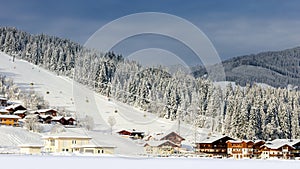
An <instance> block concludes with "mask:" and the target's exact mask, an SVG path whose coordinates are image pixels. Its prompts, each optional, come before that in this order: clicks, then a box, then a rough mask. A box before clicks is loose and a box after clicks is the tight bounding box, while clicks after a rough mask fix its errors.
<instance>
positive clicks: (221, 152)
mask: <svg viewBox="0 0 300 169" xmlns="http://www.w3.org/2000/svg"><path fill="white" fill-rule="evenodd" d="M228 140H234V139H233V138H231V137H229V136H209V137H207V138H206V139H204V140H201V141H197V142H196V143H195V144H196V147H195V150H196V153H198V154H203V153H204V154H207V155H209V156H211V157H215V156H220V157H227V143H226V142H227V141H228Z"/></svg>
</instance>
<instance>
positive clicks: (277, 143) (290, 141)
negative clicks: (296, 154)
mask: <svg viewBox="0 0 300 169" xmlns="http://www.w3.org/2000/svg"><path fill="white" fill-rule="evenodd" d="M299 142H300V139H275V140H272V141H270V142H267V143H266V144H265V145H266V146H267V147H268V148H275V149H278V148H280V147H282V146H284V145H289V146H291V147H293V146H294V145H295V144H297V143H299Z"/></svg>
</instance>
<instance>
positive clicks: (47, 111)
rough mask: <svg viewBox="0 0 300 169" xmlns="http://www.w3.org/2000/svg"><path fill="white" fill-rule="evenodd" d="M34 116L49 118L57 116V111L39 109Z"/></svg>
mask: <svg viewBox="0 0 300 169" xmlns="http://www.w3.org/2000/svg"><path fill="white" fill-rule="evenodd" d="M34 114H39V115H44V116H46V115H49V116H53V117H54V116H57V111H56V110H54V109H39V110H37V111H35V112H34Z"/></svg>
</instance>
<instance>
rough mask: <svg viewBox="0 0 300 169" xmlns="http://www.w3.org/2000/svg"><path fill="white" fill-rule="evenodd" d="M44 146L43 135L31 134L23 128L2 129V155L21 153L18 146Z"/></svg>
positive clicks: (0, 140)
mask: <svg viewBox="0 0 300 169" xmlns="http://www.w3.org/2000/svg"><path fill="white" fill-rule="evenodd" d="M22 144H27V145H29V144H30V145H42V144H43V142H42V139H41V135H40V134H37V133H32V132H29V131H27V130H25V129H23V128H19V127H10V126H1V127H0V153H12V152H19V150H18V145H22Z"/></svg>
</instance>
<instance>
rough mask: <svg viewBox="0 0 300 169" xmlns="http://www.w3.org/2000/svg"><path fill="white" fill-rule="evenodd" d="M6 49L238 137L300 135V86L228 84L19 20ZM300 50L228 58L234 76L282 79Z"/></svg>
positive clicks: (161, 112)
mask: <svg viewBox="0 0 300 169" xmlns="http://www.w3.org/2000/svg"><path fill="white" fill-rule="evenodd" d="M0 50H1V51H3V52H5V53H7V54H9V55H11V56H12V58H11V60H12V61H14V58H15V57H17V58H20V59H24V60H26V61H28V62H31V63H33V64H36V65H39V66H41V67H44V68H45V69H48V70H50V71H52V72H55V73H57V74H59V75H65V76H68V77H70V78H74V79H75V80H76V81H77V82H79V83H82V84H84V85H85V86H88V87H89V88H91V89H93V90H94V91H96V92H99V93H101V94H102V95H105V96H107V97H112V98H114V99H116V100H119V101H122V102H124V103H127V104H128V105H132V106H135V107H138V108H140V109H142V110H145V111H149V112H152V113H155V114H157V116H160V117H165V118H168V119H171V120H181V121H185V122H186V123H190V124H191V125H194V126H196V127H201V128H207V129H210V130H211V131H212V132H219V133H225V134H228V135H230V136H233V137H236V138H244V139H254V138H260V139H269V138H300V92H298V91H295V90H288V89H287V88H282V89H277V88H262V87H260V86H258V85H255V84H254V85H251V86H250V85H247V86H246V87H245V88H241V87H240V86H236V87H234V86H231V85H230V84H229V85H228V86H227V87H226V89H224V90H222V89H221V88H220V87H218V86H215V85H214V84H213V83H212V82H211V81H209V80H207V79H202V78H197V79H196V78H194V77H193V76H191V75H188V74H186V73H184V72H182V71H177V72H175V73H174V74H172V75H171V74H169V73H168V72H167V71H166V70H165V69H164V68H162V67H161V68H144V67H142V66H140V65H139V64H138V63H136V62H132V61H128V60H126V59H123V58H122V56H119V55H115V54H114V53H113V52H108V53H105V54H103V53H99V52H95V51H92V50H90V49H85V48H83V47H82V46H81V45H79V44H77V43H74V42H71V41H69V40H65V39H60V38H57V37H52V36H47V35H36V36H34V35H31V34H28V33H26V32H22V31H19V30H17V29H15V28H7V27H4V28H0ZM298 53H299V48H295V49H289V50H286V51H282V52H266V53H261V54H258V55H249V56H246V57H238V58H234V59H232V60H230V61H225V62H224V65H225V69H226V72H227V73H228V78H229V79H230V78H233V79H236V80H237V81H238V80H239V79H241V78H240V77H242V76H244V75H245V79H244V80H240V82H241V83H246V82H252V81H246V80H248V79H250V80H252V79H251V78H253V79H255V78H256V77H257V81H259V80H261V82H265V81H263V80H264V78H265V80H269V81H272V82H273V83H274V84H275V83H276V84H277V85H278V84H281V83H282V84H283V81H284V82H286V84H288V83H291V82H292V79H298V78H299V75H298V69H299V55H298ZM287 56H288V57H287ZM262 58H263V59H262ZM274 58H275V59H274ZM1 59H2V58H1ZM244 68H246V69H244ZM250 70H251V71H250ZM261 70H264V71H265V73H262V72H261ZM253 71H254V72H253ZM199 73H200V72H199ZM267 73H269V74H270V75H269V74H267ZM198 75H199V74H198ZM229 75H230V76H229ZM254 75H255V76H254ZM258 75H260V76H258ZM272 78H273V79H272ZM270 79H271V80H270ZM0 80H1V78H0ZM3 84H4V81H3V80H2V81H0V94H1V93H3V91H7V89H6V88H7V87H6V85H3ZM294 84H296V82H295V83H294ZM278 86H280V85H278ZM27 97H31V96H27ZM33 98H34V97H33ZM83 99H84V98H83ZM33 106H35V105H33Z"/></svg>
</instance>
